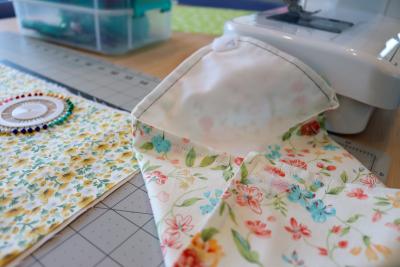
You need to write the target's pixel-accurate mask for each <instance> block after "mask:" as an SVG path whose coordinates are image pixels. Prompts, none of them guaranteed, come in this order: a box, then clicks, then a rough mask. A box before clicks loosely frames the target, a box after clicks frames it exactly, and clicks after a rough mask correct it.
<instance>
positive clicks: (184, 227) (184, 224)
mask: <svg viewBox="0 0 400 267" xmlns="http://www.w3.org/2000/svg"><path fill="white" fill-rule="evenodd" d="M165 221H166V223H167V224H168V226H169V227H168V229H167V230H166V232H167V233H170V234H177V233H179V232H182V233H187V232H190V231H191V230H192V229H193V227H194V225H192V224H191V223H192V216H190V215H187V216H185V217H184V216H182V215H180V214H177V215H176V216H175V217H174V218H173V219H166V220H165Z"/></svg>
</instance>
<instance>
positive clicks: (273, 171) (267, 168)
mask: <svg viewBox="0 0 400 267" xmlns="http://www.w3.org/2000/svg"><path fill="white" fill-rule="evenodd" d="M264 170H265V171H267V172H269V173H271V174H275V175H278V176H280V177H285V175H286V174H285V172H284V171H283V170H282V169H280V168H278V167H275V166H271V165H267V166H265V168H264Z"/></svg>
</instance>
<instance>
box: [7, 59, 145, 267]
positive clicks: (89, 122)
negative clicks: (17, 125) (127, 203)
mask: <svg viewBox="0 0 400 267" xmlns="http://www.w3.org/2000/svg"><path fill="white" fill-rule="evenodd" d="M34 90H40V91H42V92H56V93H57V92H62V94H63V95H66V94H68V93H67V92H66V91H65V89H63V88H61V87H59V86H57V85H55V84H51V83H48V82H46V81H43V80H40V79H38V78H36V77H33V76H31V75H28V74H25V73H22V72H20V71H17V70H14V69H12V68H10V67H8V66H4V65H0V93H1V94H0V96H1V98H7V97H11V96H14V95H17V94H22V93H26V92H32V91H34ZM69 97H70V99H71V101H72V102H73V103H74V105H75V109H74V111H73V114H72V116H71V117H70V118H69V119H68V120H67V121H66V122H65V123H64V124H62V125H58V126H55V127H53V128H50V129H48V130H43V131H41V132H37V133H34V134H26V135H22V134H19V135H10V134H2V135H0V266H5V265H7V264H8V263H10V262H12V261H14V260H15V259H17V257H18V256H19V255H20V254H21V253H23V252H24V251H25V250H27V249H29V248H30V247H32V246H33V245H35V244H36V243H37V242H39V241H40V240H41V239H43V238H44V237H46V236H47V235H49V234H51V233H53V232H54V231H56V230H58V229H59V228H60V227H59V226H60V225H61V224H62V223H63V222H64V221H66V220H67V219H69V218H70V217H72V216H74V215H76V214H77V213H79V212H80V211H81V210H82V209H83V208H85V207H87V206H88V205H89V204H91V203H92V202H93V201H95V200H96V199H97V198H99V197H101V196H102V195H103V194H104V193H105V192H107V191H108V190H110V189H112V188H113V187H114V186H115V185H116V184H118V183H119V182H121V181H123V180H124V179H125V178H127V177H128V176H131V175H132V174H133V173H135V172H136V171H137V164H136V160H135V158H134V155H133V153H132V149H131V144H130V143H131V140H130V136H129V134H130V116H129V114H128V113H125V112H121V111H118V110H114V109H111V108H108V107H105V106H101V105H99V104H97V103H94V102H91V101H88V100H85V99H83V98H81V97H77V96H73V95H70V96H69Z"/></svg>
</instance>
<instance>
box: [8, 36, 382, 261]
mask: <svg viewBox="0 0 400 267" xmlns="http://www.w3.org/2000/svg"><path fill="white" fill-rule="evenodd" d="M0 40H1V42H0V60H1V59H3V60H7V61H9V62H12V63H9V65H11V66H13V67H15V68H17V69H20V70H23V71H26V72H28V73H31V74H34V75H37V74H38V76H39V77H40V78H42V79H46V80H50V81H56V82H58V83H60V84H61V85H64V86H66V87H67V89H69V90H70V91H71V92H72V93H75V94H78V95H81V96H83V97H85V98H88V99H91V100H93V101H97V102H101V103H105V104H106V105H111V106H114V107H117V108H120V109H124V110H131V109H132V108H133V107H134V106H135V105H136V104H137V103H138V102H139V101H140V100H141V99H142V98H143V97H144V96H145V95H147V94H148V93H149V92H150V91H151V90H152V89H153V88H154V87H155V86H156V85H157V84H158V83H159V80H158V79H156V78H154V77H151V76H148V75H146V74H143V73H140V72H136V71H132V70H128V69H125V68H121V67H118V66H115V65H112V64H109V63H106V62H104V61H101V60H97V59H94V58H91V57H88V56H85V55H83V54H81V53H78V52H75V51H72V50H70V49H66V48H61V47H58V46H55V45H52V44H48V43H44V42H41V41H38V40H34V39H28V38H23V37H21V36H19V35H17V34H11V33H0ZM15 64H17V65H15ZM334 138H335V139H336V140H337V141H338V142H339V143H340V144H341V145H343V146H344V147H345V148H346V149H348V150H349V152H350V153H352V154H353V155H354V156H355V157H357V158H358V159H360V161H361V162H362V163H363V164H364V165H365V166H367V167H368V168H370V169H372V170H373V171H374V172H375V173H376V174H378V175H379V176H380V178H382V179H383V180H384V179H385V177H386V174H387V171H388V166H389V159H388V158H387V157H386V156H385V155H383V154H382V153H380V152H379V151H375V150H372V149H370V148H368V147H363V146H360V145H358V144H355V143H353V142H350V141H348V140H346V139H343V138H340V137H334ZM162 265H163V260H162V253H161V249H160V245H159V241H158V237H157V233H156V228H155V223H154V219H153V216H152V212H151V207H150V203H149V199H148V196H147V192H146V189H145V186H144V182H143V178H142V176H141V175H137V176H136V177H134V178H133V179H132V180H130V181H129V182H128V183H126V184H125V185H123V186H122V187H121V188H120V189H118V190H117V191H115V192H114V193H112V194H111V195H110V196H109V197H107V198H106V199H105V200H104V201H102V202H101V203H99V204H98V205H96V206H95V207H94V208H92V209H90V210H89V211H88V212H86V213H85V214H83V215H82V216H81V217H79V218H78V219H77V220H76V221H74V222H73V223H72V224H71V225H69V226H68V227H67V228H65V230H63V231H61V232H60V233H59V234H57V235H56V236H55V237H54V238H53V239H51V240H50V241H49V242H47V243H46V244H45V245H43V246H42V247H41V248H40V249H39V250H37V251H36V252H34V253H33V254H32V255H31V256H29V257H28V258H27V259H26V260H25V261H24V262H23V263H22V264H21V265H20V266H23V267H28V266H31V267H39V266H42V267H43V266H44V267H58V266H60V267H61V266H67V267H71V266H74V267H79V266H82V267H88V266H101V267H114V266H126V267H128V266H129V267H131V266H135V267H136V266H138V267H140V266H146V267H152V266H162Z"/></svg>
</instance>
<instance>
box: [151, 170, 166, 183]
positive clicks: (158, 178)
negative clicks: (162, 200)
mask: <svg viewBox="0 0 400 267" xmlns="http://www.w3.org/2000/svg"><path fill="white" fill-rule="evenodd" d="M146 179H148V180H149V181H155V182H156V183H157V184H159V185H163V184H165V183H166V181H167V180H168V177H167V176H166V175H164V174H163V173H162V172H160V171H153V172H151V173H150V174H148V175H146Z"/></svg>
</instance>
